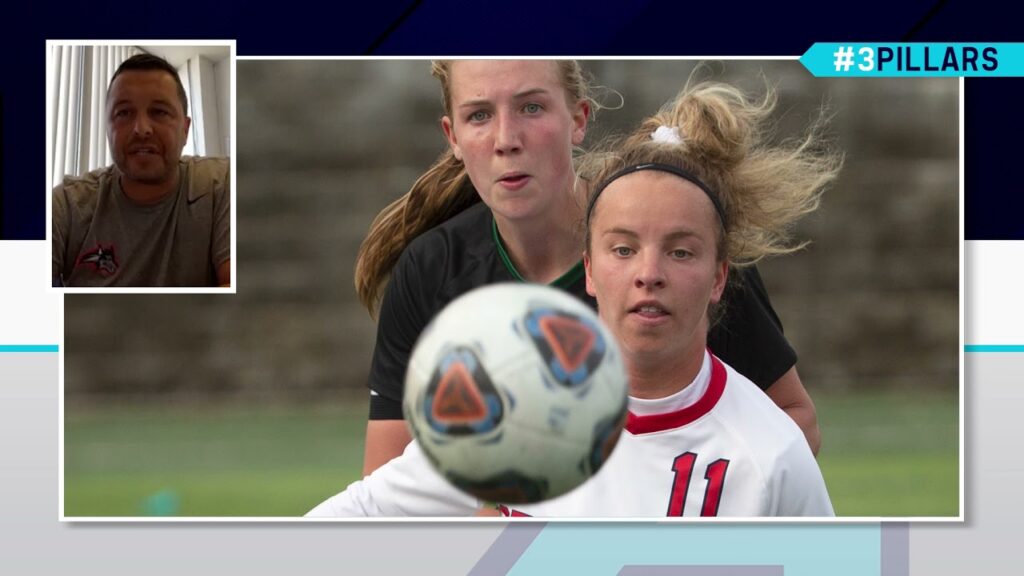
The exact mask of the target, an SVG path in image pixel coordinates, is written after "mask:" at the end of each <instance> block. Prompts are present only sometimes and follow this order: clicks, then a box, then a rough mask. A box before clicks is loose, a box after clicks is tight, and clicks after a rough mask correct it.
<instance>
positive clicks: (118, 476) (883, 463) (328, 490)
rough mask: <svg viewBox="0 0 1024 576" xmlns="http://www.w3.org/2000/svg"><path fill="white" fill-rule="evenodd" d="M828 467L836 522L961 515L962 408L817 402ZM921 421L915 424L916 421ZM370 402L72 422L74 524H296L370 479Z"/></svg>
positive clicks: (902, 398)
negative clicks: (127, 519)
mask: <svg viewBox="0 0 1024 576" xmlns="http://www.w3.org/2000/svg"><path fill="white" fill-rule="evenodd" d="M815 401H816V403H817V407H818V414H819V418H820V421H821V428H822V436H823V438H824V442H823V448H822V451H821V453H820V454H819V456H818V462H819V463H820V464H821V469H822V472H823V474H824V475H825V482H826V484H827V485H828V490H829V494H830V495H831V496H832V503H833V505H834V507H835V509H836V514H838V515H840V516H850V515H855V516H885V517H894V516H896V517H898V516H914V517H918V516H957V515H958V514H959V510H958V502H959V466H958V462H959V459H958V450H957V446H958V434H959V426H958V402H957V396H956V395H955V394H948V393H935V392H934V391H929V390H915V391H907V390H902V391H899V392H891V391H890V392H871V393H867V394H849V393H845V392H840V393H835V392H833V393H818V394H816V395H815ZM910 423H912V425H908V424H910ZM365 426H366V411H365V399H364V398H363V397H359V398H352V399H351V402H344V403H337V404H329V405H323V404H317V405H298V406H280V405H279V406H262V407H248V408H240V407H233V406H228V405H220V406H211V405H202V406H174V407H170V408H154V407H152V406H132V405H122V406H118V407H104V408H101V407H92V408H83V409H81V410H76V412H75V415H74V416H73V417H69V418H68V419H67V421H66V424H65V451H66V454H67V459H66V468H65V483H64V493H65V501H64V502H65V510H64V512H65V515H68V516H161V515H181V516H296V515H301V514H303V513H305V512H306V511H308V510H309V509H310V508H312V507H313V506H315V505H316V504H318V503H319V502H320V501H321V500H324V499H326V498H327V497H329V496H331V495H333V494H335V493H337V492H339V491H341V490H342V489H343V488H344V487H345V486H346V485H347V484H348V483H349V482H352V481H353V480H356V479H358V478H359V476H360V470H361V468H362V442H363V434H364V430H365Z"/></svg>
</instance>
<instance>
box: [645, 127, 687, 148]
mask: <svg viewBox="0 0 1024 576" xmlns="http://www.w3.org/2000/svg"><path fill="white" fill-rule="evenodd" d="M651 140H654V141H655V142H657V143H658V144H682V143H683V137H682V136H680V135H679V128H676V127H675V126H671V127H669V126H658V128H657V130H655V131H654V132H651Z"/></svg>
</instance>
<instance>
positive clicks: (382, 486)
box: [309, 83, 840, 517]
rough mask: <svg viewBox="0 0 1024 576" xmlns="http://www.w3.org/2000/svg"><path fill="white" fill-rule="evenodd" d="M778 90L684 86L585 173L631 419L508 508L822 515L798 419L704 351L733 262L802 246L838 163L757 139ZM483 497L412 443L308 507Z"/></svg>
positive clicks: (594, 280)
mask: <svg viewBox="0 0 1024 576" xmlns="http://www.w3.org/2000/svg"><path fill="white" fill-rule="evenodd" d="M773 105H774V96H773V94H772V93H771V92H769V94H768V95H767V96H766V98H765V99H764V100H763V101H761V102H751V101H750V100H748V99H747V98H746V97H745V96H744V95H743V94H742V93H741V92H739V91H738V90H736V89H735V88H733V87H731V86H727V85H723V84H712V83H706V84H701V85H698V86H696V87H693V88H691V89H686V90H684V91H683V93H681V94H680V95H679V97H678V98H677V99H676V100H674V101H673V102H671V103H670V104H669V105H667V106H666V107H665V108H663V110H662V111H661V112H660V113H659V114H657V115H655V116H654V117H652V118H650V119H648V120H646V121H645V122H644V123H643V125H642V126H641V127H640V129H639V130H638V131H636V132H635V133H633V134H632V135H630V136H629V137H628V138H626V139H625V140H624V141H622V142H618V143H615V144H613V145H612V146H611V147H610V148H609V149H610V150H612V152H610V153H608V154H595V155H593V156H592V157H591V159H590V161H589V165H588V166H585V167H584V168H583V169H584V170H585V171H588V173H589V174H596V177H594V178H593V179H592V181H593V182H598V183H599V184H598V185H597V187H596V188H595V191H594V193H593V194H592V196H591V199H590V201H589V204H588V207H587V212H586V222H587V227H586V231H587V240H586V249H585V252H584V265H585V269H586V289H587V292H588V293H590V294H591V295H593V296H595V297H596V298H597V302H598V313H599V314H600V316H601V318H602V320H603V321H604V322H605V323H606V324H607V325H608V326H609V328H610V329H611V331H612V333H613V334H615V336H616V338H617V339H618V340H619V343H620V346H621V349H622V353H623V358H624V360H625V364H626V367H627V371H628V373H629V377H630V385H629V391H630V392H629V394H630V401H629V411H630V412H629V415H628V420H627V424H626V429H625V431H624V432H623V435H622V437H621V438H620V440H619V443H618V446H617V447H616V449H615V451H614V452H613V453H612V455H611V457H610V458H609V460H608V461H607V462H606V463H605V465H604V466H603V467H602V469H601V470H600V472H598V474H596V475H595V476H594V477H593V478H592V479H590V480H588V481H587V482H586V483H585V484H584V485H583V486H581V487H580V488H578V489H576V490H574V491H571V492H569V493H568V494H565V495H563V496H560V497H558V498H555V499H552V500H548V501H545V502H540V503H537V504H529V505H521V506H516V507H515V508H509V507H505V506H499V509H500V510H501V512H503V513H504V514H507V515H532V516H543V517H658V516H831V515H833V510H832V505H831V502H830V500H829V497H828V492H827V490H826V488H825V483H824V480H823V479H822V476H821V472H820V470H819V469H818V466H817V463H816V462H815V460H814V456H813V455H812V454H811V451H810V448H809V447H808V445H807V442H806V441H805V439H804V436H803V434H802V433H801V431H800V429H799V428H798V427H797V426H796V424H794V422H793V421H792V420H791V419H790V418H789V417H787V416H786V415H785V413H783V412H782V411H781V410H780V409H779V408H778V407H777V406H775V405H774V404H773V403H772V401H771V400H770V399H768V397H766V396H765V395H764V394H763V393H762V392H760V391H759V390H758V388H757V386H755V385H754V384H753V383H752V382H750V380H748V379H747V378H745V377H744V376H742V375H740V374H739V373H738V372H736V371H735V370H733V369H732V368H731V367H729V366H728V365H726V364H725V363H723V362H722V361H721V360H719V359H718V358H717V357H716V356H714V355H713V354H711V353H710V352H709V351H708V349H707V334H708V330H709V327H710V325H711V323H712V322H713V318H714V312H715V310H714V309H715V307H716V305H717V304H718V303H719V301H720V299H721V297H722V294H723V291H724V289H725V286H726V282H727V279H728V277H729V270H730V266H740V265H744V264H749V263H751V262H754V261H756V260H758V259H760V258H762V257H764V256H767V255H773V254H782V253H786V252H789V251H792V250H795V249H796V248H795V247H793V246H791V245H790V243H789V237H788V234H787V232H788V230H789V228H790V226H791V225H792V224H793V223H794V222H795V221H796V220H798V219H799V218H800V217H801V216H803V215H804V214H806V213H808V212H810V211H813V210H814V209H815V208H816V207H817V205H818V199H819V195H820V193H821V191H822V189H823V187H824V186H825V185H826V184H828V183H829V182H830V181H831V180H833V179H834V177H835V176H836V174H837V172H838V168H839V164H840V160H839V158H838V156H836V155H834V154H831V153H829V152H828V151H827V150H824V149H822V148H821V147H819V146H818V144H819V140H818V136H817V133H816V132H815V131H814V130H812V131H811V132H810V133H809V136H808V137H807V139H806V140H804V141H803V142H802V143H799V144H796V145H792V146H788V145H780V146H772V145H770V144H768V143H766V142H765V141H763V140H762V136H763V134H764V130H763V122H764V121H765V120H766V118H767V115H768V113H769V112H770V111H771V109H772V107H773ZM481 505H482V503H480V502H477V501H476V500H474V499H473V498H471V497H469V496H467V495H464V494H462V493H461V492H459V491H458V490H456V489H455V488H454V487H451V486H450V485H449V484H448V483H447V482H446V481H445V480H444V479H443V478H442V477H441V476H440V475H439V474H437V473H436V472H434V471H433V469H432V468H431V466H430V464H429V463H428V462H427V460H426V458H425V457H424V455H423V453H422V452H421V451H420V449H419V447H418V445H417V444H416V443H415V442H413V443H412V444H411V445H410V446H409V448H408V449H407V450H406V451H405V452H404V453H403V455H402V456H401V457H399V458H396V459H395V460H392V461H391V462H389V463H388V464H385V465H384V466H383V467H381V468H380V469H378V470H377V471H376V472H374V473H373V474H371V475H370V476H368V477H366V478H365V479H363V480H362V481H360V482H356V483H354V484H352V485H351V486H349V487H348V489H347V490H345V491H344V492H342V493H341V494H339V495H337V496H335V497H333V498H331V499H329V500H327V501H326V502H324V503H323V504H321V505H319V506H318V507H316V508H315V509H313V510H312V511H311V512H310V513H309V515H310V516H367V515H368V516H408V515H418V516H452V515H467V514H472V513H474V512H475V511H476V510H477V509H478V508H479V507H480V506H481Z"/></svg>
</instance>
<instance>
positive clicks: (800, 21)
mask: <svg viewBox="0 0 1024 576" xmlns="http://www.w3.org/2000/svg"><path fill="white" fill-rule="evenodd" d="M83 4H84V5H83ZM488 4H491V3H485V2H480V1H479V0H476V1H469V0H438V1H429V0H423V1H419V2H413V1H405V2H396V1H391V0H383V1H375V2H368V3H363V4H358V5H345V3H340V2H333V3H315V2H302V1H293V2H288V3H274V4H257V3H254V2H237V1H231V0H224V1H222V2H219V3H210V4H206V5H203V6H202V7H201V8H200V7H197V6H190V5H188V4H182V3H177V2H176V3H164V4H161V5H152V4H141V3H139V4H132V3H131V2H124V1H121V2H107V1H94V2H89V3H74V4H72V3H70V2H48V3H45V4H44V3H40V2H36V3H33V4H30V5H25V6H20V7H19V11H20V12H21V13H22V15H21V16H9V17H8V18H6V19H5V22H4V33H3V34H2V35H0V36H2V38H0V44H2V45H3V47H4V49H5V54H7V55H8V57H7V58H5V68H6V69H5V71H4V73H3V74H0V111H2V122H0V126H2V131H3V139H2V142H0V151H2V162H3V163H2V165H0V173H2V176H3V178H2V183H0V198H2V200H3V201H2V204H0V206H2V211H0V212H2V218H0V238H4V239H44V238H45V237H46V230H45V223H46V214H45V210H46V196H45V195H46V193H47V189H48V187H47V184H46V181H47V178H46V176H45V174H46V148H45V147H46V134H45V131H46V130H45V126H46V108H45V93H46V53H45V41H46V39H54V40H88V39H105V40H111V39H119V38H124V39H130V40H140V39H225V38H234V39H236V40H237V49H238V54H239V55H242V56H258V55H444V56H456V55H479V54H486V55H569V56H588V55H607V56H620V55H621V56H630V55H650V56H657V55H665V56H671V55H679V56H684V55H690V56H692V55H705V56H718V55H774V56H779V55H783V56H789V55H800V54H802V53H803V52H804V51H805V50H807V48H808V47H810V46H811V44H813V43H814V42H840V41H850V42H854V41H915V42H1013V41H1015V40H1020V39H1022V38H1021V37H1022V36H1024V32H1022V31H1021V29H1020V24H1019V22H1020V21H1019V19H1017V18H1016V16H1015V14H1013V13H1012V12H1013V11H1012V10H1011V8H1009V7H1004V6H998V7H997V6H996V4H995V3H989V2H963V1H954V2H935V1H930V2H907V3H895V2H865V1H861V2H847V3H832V4H827V3H823V2H820V0H819V1H816V2H796V3H793V4H787V5H782V4H781V3H775V2H763V3H759V4H757V5H756V6H753V7H748V6H744V5H742V4H740V3H733V2H729V3H726V2H720V3H717V2H716V3H699V4H698V3H690V2H680V1H678V0H677V1H668V0H654V1H648V2H643V1H638V2H630V3H622V4H621V5H613V4H609V5H599V4H598V3H596V2H580V1H571V2H552V1H547V2H539V3H519V2H502V3H500V4H497V5H495V6H493V7H488V8H484V5H488ZM1022 88H1024V79H1016V78H985V79H979V78H972V79H968V80H967V81H966V88H965V95H964V98H965V134H964V146H965V167H964V169H965V189H966V194H965V196H966V200H965V202H966V206H965V210H966V214H965V226H966V230H965V233H966V237H967V238H968V239H1024V223H1021V221H1022V220H1024V211H1022V209H1021V208H1022V207H1024V196H1022V194H1021V191H1020V185H1019V184H1018V179H1017V178H1016V177H1011V174H1012V173H1011V171H1010V170H1009V168H1010V167H1012V166H1014V165H1015V164H1016V163H1018V162H1020V160H1018V159H1017V158H1016V156H1017V154H1018V152H1017V151H1018V150H1020V149H1021V148H1022V146H1021V145H1020V141H1021V135H1022V134H1024V119H1021V115H1022V114H1024V111H1022V107H1021V106H1020V104H1019V102H1020V100H1021V98H1020V95H1021V89H1022Z"/></svg>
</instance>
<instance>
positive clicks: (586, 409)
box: [403, 284, 626, 504]
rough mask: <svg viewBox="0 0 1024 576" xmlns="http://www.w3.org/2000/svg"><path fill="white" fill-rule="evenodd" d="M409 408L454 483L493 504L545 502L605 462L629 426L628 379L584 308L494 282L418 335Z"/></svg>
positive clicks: (427, 447)
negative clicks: (626, 420)
mask: <svg viewBox="0 0 1024 576" xmlns="http://www.w3.org/2000/svg"><path fill="white" fill-rule="evenodd" d="M403 410H404V412H405V419H406V422H408V423H409V426H410V427H411V429H412V433H413V435H414V436H415V437H416V439H417V441H419V443H420V446H421V448H422V449H423V452H424V453H425V454H426V455H427V458H428V459H429V460H430V461H431V462H432V463H433V464H434V466H435V467H436V468H437V470H438V471H439V472H440V473H441V474H442V475H444V476H445V477H446V478H447V479H448V480H449V481H450V482H451V483H452V484H454V485H455V486H456V487H458V488H460V489H462V490H463V491H465V492H468V493H470V494H472V495H473V496H475V497H477V498H479V499H481V500H483V501H486V502H501V503H508V504H522V503H528V502H538V501H540V500H546V499H549V498H554V497H555V496H558V495H560V494H564V493H566V492H568V491H569V490H572V489H573V488H575V487H577V486H579V485H580V484H581V483H582V482H583V481H584V480H586V479H587V478H589V477H590V476H592V475H593V474H594V473H595V472H597V470H598V469H599V468H600V467H601V465H602V464H603V463H604V462H605V461H606V460H607V458H608V456H609V454H611V451H612V448H614V446H615V443H616V441H617V440H618V438H619V433H620V432H621V431H622V426H623V424H624V422H625V417H626V373H625V369H624V368H623V365H622V355H621V353H620V352H619V349H618V345H617V344H616V342H615V338H614V337H613V336H612V334H611V333H610V332H609V331H608V329H607V328H605V327H604V325H603V324H602V323H601V322H600V320H598V318H597V315H595V314H594V312H593V311H591V310H590V308H588V307H587V306H586V305H585V304H583V303H582V302H580V301H578V300H576V299H575V298H573V297H572V296H570V295H568V294H566V293H564V292H561V291H559V290H556V289H554V288H548V287H545V286H539V285H531V284H495V285H491V286H487V287H484V288H478V289H476V290H473V291H472V292H469V293H467V294H464V295H463V296H461V297H459V298H457V299H456V300H454V301H453V302H452V303H451V304H449V305H448V307H446V308H445V309H444V310H442V311H441V313H440V314H439V315H438V316H437V317H436V318H435V319H434V320H433V321H432V322H431V323H430V324H429V325H428V326H427V328H426V329H425V330H424V331H423V333H422V334H421V335H420V338H419V340H418V341H417V343H416V347H415V348H414V350H413V353H412V358H411V360H410V362H409V368H408V371H407V372H406V376H405V397H404V401H403Z"/></svg>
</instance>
